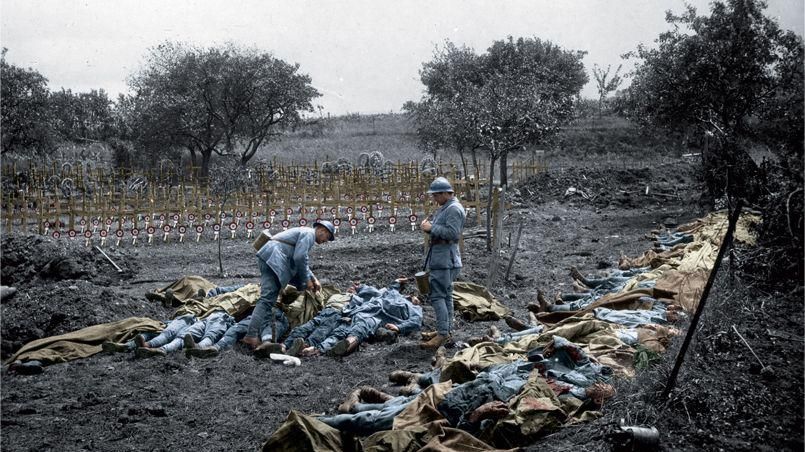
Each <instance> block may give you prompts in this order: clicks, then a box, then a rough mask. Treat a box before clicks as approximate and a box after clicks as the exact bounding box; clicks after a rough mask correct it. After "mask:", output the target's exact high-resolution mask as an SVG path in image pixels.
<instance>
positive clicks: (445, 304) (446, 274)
mask: <svg viewBox="0 0 805 452" xmlns="http://www.w3.org/2000/svg"><path fill="white" fill-rule="evenodd" d="M428 193H429V194H431V195H432V196H433V200H434V201H435V202H436V204H438V205H439V206H440V207H439V209H438V210H437V211H436V212H435V213H434V214H433V220H429V219H425V220H424V221H423V222H422V224H421V225H420V226H421V228H422V230H423V231H425V232H426V233H428V234H430V248H429V251H428V252H429V256H428V257H427V264H426V266H427V268H428V270H429V272H430V276H429V279H428V282H429V283H430V294H429V295H430V297H429V298H430V303H431V305H432V306H433V311H434V312H435V313H436V334H435V335H433V336H432V337H430V338H429V339H428V340H427V341H426V342H423V343H422V344H421V346H422V348H425V349H436V348H439V346H441V345H443V344H444V343H445V342H447V341H448V339H449V338H450V334H451V332H452V330H453V281H455V280H456V278H457V277H458V274H459V272H460V271H461V253H460V252H459V247H458V242H459V239H460V238H461V233H462V231H463V229H464V220H465V219H466V218H467V214H466V212H465V211H464V207H463V206H462V205H461V203H460V202H458V199H456V197H455V194H454V191H453V187H452V186H451V185H450V182H448V181H447V179H445V178H444V177H437V178H436V179H435V180H434V181H433V182H432V183H431V184H430V189H429V190H428Z"/></svg>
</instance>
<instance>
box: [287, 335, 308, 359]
mask: <svg viewBox="0 0 805 452" xmlns="http://www.w3.org/2000/svg"><path fill="white" fill-rule="evenodd" d="M305 347H306V344H305V340H304V339H302V338H301V337H297V338H296V339H294V340H293V343H292V344H291V346H290V347H289V348H288V350H287V351H286V352H285V354H287V355H291V356H299V353H301V352H302V350H303V349H304V348H305Z"/></svg>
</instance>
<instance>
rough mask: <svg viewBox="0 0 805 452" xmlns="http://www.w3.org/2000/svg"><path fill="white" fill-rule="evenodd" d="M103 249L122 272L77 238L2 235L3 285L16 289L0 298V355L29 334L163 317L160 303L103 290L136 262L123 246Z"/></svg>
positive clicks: (40, 335)
mask: <svg viewBox="0 0 805 452" xmlns="http://www.w3.org/2000/svg"><path fill="white" fill-rule="evenodd" d="M105 251H106V253H107V254H108V255H109V256H110V257H111V258H112V259H113V260H115V262H116V263H117V264H118V265H119V266H120V267H121V268H122V269H123V272H120V273H118V272H117V270H115V268H114V267H113V266H112V264H110V263H109V261H107V260H106V258H104V257H103V256H102V255H101V254H100V253H99V252H98V251H97V250H95V249H94V248H87V247H85V246H83V242H80V243H79V242H73V241H68V240H61V241H55V240H53V239H51V238H48V237H43V236H35V235H27V236H13V237H7V238H4V239H3V242H2V252H3V267H2V280H3V284H4V285H12V286H15V287H17V288H19V289H20V292H19V293H17V295H16V296H14V297H12V298H10V299H6V300H3V304H2V307H0V313H2V318H3V322H2V326H1V327H0V332H1V333H2V342H0V352H1V354H2V358H3V359H6V358H8V357H9V356H11V355H12V354H13V353H14V352H15V351H16V350H18V349H19V348H20V347H21V346H22V345H24V344H26V343H27V342H29V341H32V340H35V339H40V338H43V337H48V336H54V335H58V334H64V333H68V332H70V331H74V330H77V329H81V328H85V327H88V326H91V325H96V324H99V323H106V322H112V321H115V320H120V319H121V318H125V317H130V316H133V315H137V316H151V317H154V318H157V319H160V318H167V316H169V313H168V312H167V311H166V310H165V309H164V308H163V307H162V306H159V305H154V304H153V303H149V302H148V301H146V300H145V298H143V297H140V298H134V297H131V296H128V295H121V294H119V293H117V292H116V291H114V290H111V289H109V287H110V286H113V285H115V284H120V283H122V282H123V281H125V280H129V279H131V278H132V276H134V274H135V271H136V268H137V266H138V264H136V263H135V262H136V261H135V260H133V259H130V258H129V257H130V256H128V253H129V252H128V251H126V250H121V249H114V250H105Z"/></svg>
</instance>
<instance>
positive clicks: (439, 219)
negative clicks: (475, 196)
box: [428, 198, 467, 270]
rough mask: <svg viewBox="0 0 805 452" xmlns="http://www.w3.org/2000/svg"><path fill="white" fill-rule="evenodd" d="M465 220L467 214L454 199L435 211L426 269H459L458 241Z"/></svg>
mask: <svg viewBox="0 0 805 452" xmlns="http://www.w3.org/2000/svg"><path fill="white" fill-rule="evenodd" d="M466 218H467V213H466V212H465V211H464V207H462V206H461V203H460V202H458V199H456V198H452V199H450V200H449V201H447V202H446V203H444V205H442V206H441V207H440V208H439V210H437V211H436V213H435V214H434V215H433V221H431V230H430V241H431V251H430V253H431V254H430V260H429V261H428V268H430V269H431V270H442V269H448V268H461V253H460V252H459V250H458V240H459V238H461V232H462V231H463V230H464V220H465V219H466ZM439 242H449V243H439Z"/></svg>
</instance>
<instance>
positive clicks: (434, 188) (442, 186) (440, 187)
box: [428, 176, 453, 195]
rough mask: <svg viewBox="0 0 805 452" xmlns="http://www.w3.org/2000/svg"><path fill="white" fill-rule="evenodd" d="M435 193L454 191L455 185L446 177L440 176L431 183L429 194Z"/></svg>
mask: <svg viewBox="0 0 805 452" xmlns="http://www.w3.org/2000/svg"><path fill="white" fill-rule="evenodd" d="M433 193H453V186H452V185H450V182H448V181H447V179H446V178H444V177H441V176H439V177H437V178H436V179H433V182H431V183H430V189H429V190H428V194H429V195H432V194H433Z"/></svg>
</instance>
